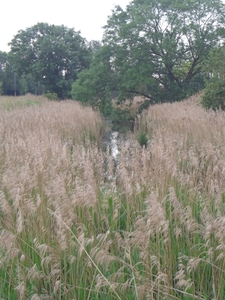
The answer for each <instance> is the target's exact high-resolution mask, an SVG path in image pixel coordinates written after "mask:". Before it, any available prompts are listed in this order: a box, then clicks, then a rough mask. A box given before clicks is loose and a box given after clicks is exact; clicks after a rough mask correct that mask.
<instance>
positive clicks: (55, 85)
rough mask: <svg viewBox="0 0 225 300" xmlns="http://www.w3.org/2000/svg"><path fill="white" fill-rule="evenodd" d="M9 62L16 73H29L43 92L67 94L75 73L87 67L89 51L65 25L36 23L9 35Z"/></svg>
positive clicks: (79, 38)
mask: <svg viewBox="0 0 225 300" xmlns="http://www.w3.org/2000/svg"><path fill="white" fill-rule="evenodd" d="M10 46H11V51H10V62H11V64H12V65H13V67H14V70H15V72H16V73H17V74H19V75H22V74H23V75H27V74H31V75H32V76H33V77H34V78H35V80H36V82H37V83H38V82H39V83H40V84H44V85H45V89H46V92H55V93H57V94H58V96H59V97H60V98H66V97H69V96H70V92H71V84H72V82H74V81H75V80H76V79H77V74H78V73H79V72H80V71H81V70H83V69H85V68H88V67H89V64H90V60H91V53H90V51H89V50H88V45H87V43H86V40H85V39H84V38H82V37H81V36H80V34H79V32H76V31H75V30H74V29H69V28H67V27H65V26H55V25H49V24H47V23H38V24H36V25H34V26H33V27H30V28H27V29H26V30H20V31H19V32H18V33H17V35H16V36H15V37H14V38H13V39H12V41H11V43H10Z"/></svg>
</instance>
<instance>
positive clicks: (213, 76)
mask: <svg viewBox="0 0 225 300" xmlns="http://www.w3.org/2000/svg"><path fill="white" fill-rule="evenodd" d="M203 70H204V72H205V73H206V74H207V75H208V76H207V80H206V87H205V89H204V91H203V95H202V99H201V103H202V105H203V106H204V107H205V108H207V109H209V108H212V109H214V110H216V109H219V108H221V109H223V110H225V46H224V45H223V46H220V47H216V48H213V49H212V50H211V51H210V53H209V55H208V57H207V58H206V60H205V62H204V66H203Z"/></svg>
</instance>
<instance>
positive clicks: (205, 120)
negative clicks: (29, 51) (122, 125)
mask: <svg viewBox="0 0 225 300" xmlns="http://www.w3.org/2000/svg"><path fill="white" fill-rule="evenodd" d="M33 97H34V96H31V95H28V96H26V97H24V98H20V97H18V98H13V99H11V100H10V101H7V99H5V98H4V97H0V145H1V147H0V299H4V300H5V299H8V300H11V299H12V300H14V299H15V300H16V299H20V300H23V299H32V300H40V299H51V300H53V299H65V300H70V299H79V300H80V299H87V300H88V299H99V300H101V299H102V300H103V299H122V300H126V299H127V300H133V299H138V300H139V299H140V300H142V299H143V300H145V299H149V300H151V299H157V300H162V299H168V300H173V299H184V300H191V299H199V300H203V299H204V300H205V299H208V300H211V299H214V300H222V299H224V295H225V281H224V278H225V113H224V112H222V111H217V112H214V111H205V110H204V109H203V108H202V107H201V106H200V105H199V103H198V102H199V95H196V96H194V97H192V98H189V99H187V100H184V101H182V102H179V103H172V104H168V103H165V104H162V105H154V106H152V107H150V108H149V109H148V110H146V111H144V112H143V113H142V115H139V116H138V117H137V119H136V123H135V129H134V133H131V132H130V133H127V137H126V138H125V139H124V141H123V142H122V143H121V145H120V154H119V156H118V160H117V162H115V161H114V159H113V158H112V156H111V154H110V149H106V150H103V149H102V147H101V140H102V138H103V135H104V130H105V125H104V123H103V120H102V119H101V116H100V115H99V114H98V112H97V111H94V110H92V109H91V108H89V107H83V106H81V105H80V104H79V103H78V102H75V101H69V100H68V101H62V102H54V101H47V99H44V98H42V97H37V98H35V97H34V98H33ZM8 100H9V99H8ZM16 103H19V104H16ZM142 134H144V135H145V136H146V138H147V140H148V142H147V145H146V147H142V146H141V145H140V143H139V142H138V139H139V137H140V136H141V135H142Z"/></svg>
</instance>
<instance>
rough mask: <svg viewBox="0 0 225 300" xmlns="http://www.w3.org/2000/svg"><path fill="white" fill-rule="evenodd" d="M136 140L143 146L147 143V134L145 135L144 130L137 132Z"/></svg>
mask: <svg viewBox="0 0 225 300" xmlns="http://www.w3.org/2000/svg"><path fill="white" fill-rule="evenodd" d="M138 142H139V144H140V145H141V146H145V147H146V146H147V144H148V136H147V134H146V132H144V131H141V132H139V134H138Z"/></svg>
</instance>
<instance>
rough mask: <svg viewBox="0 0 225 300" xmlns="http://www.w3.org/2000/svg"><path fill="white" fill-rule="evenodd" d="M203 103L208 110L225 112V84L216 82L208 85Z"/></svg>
mask: <svg viewBox="0 0 225 300" xmlns="http://www.w3.org/2000/svg"><path fill="white" fill-rule="evenodd" d="M201 103H202V105H203V106H204V107H205V108H207V109H209V108H212V109H213V110H216V109H222V110H225V82H224V81H216V82H209V83H207V85H206V88H205V90H204V93H203V96H202V99H201Z"/></svg>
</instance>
